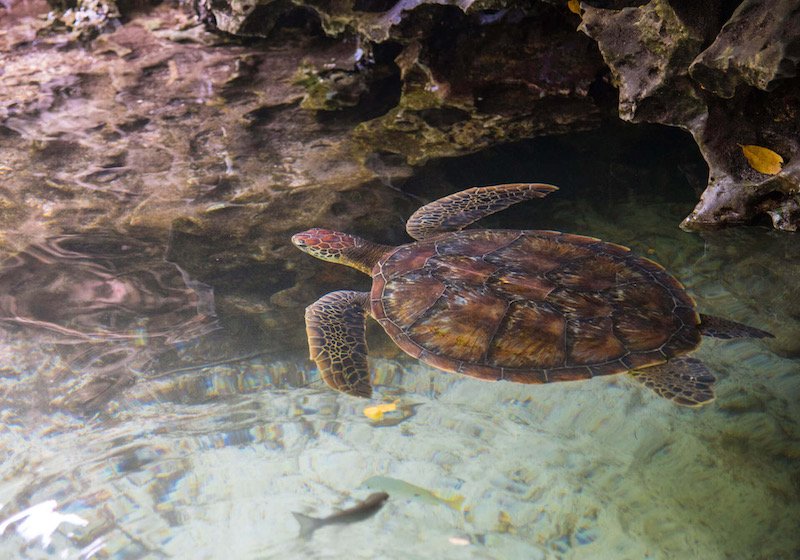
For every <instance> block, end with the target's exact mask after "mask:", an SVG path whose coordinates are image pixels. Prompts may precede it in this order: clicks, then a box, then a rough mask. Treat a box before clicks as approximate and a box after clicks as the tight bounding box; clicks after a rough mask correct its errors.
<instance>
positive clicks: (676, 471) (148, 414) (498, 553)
mask: <svg viewBox="0 0 800 560" xmlns="http://www.w3.org/2000/svg"><path fill="white" fill-rule="evenodd" d="M639 209H640V212H639V213H637V214H636V221H635V222H631V223H621V222H618V221H617V222H615V221H613V220H609V219H606V220H602V219H597V217H596V215H595V214H594V210H593V209H592V208H590V207H589V206H586V205H583V206H582V205H580V204H579V205H574V204H573V205H569V207H568V208H567V206H565V210H564V211H565V212H566V211H569V213H570V214H569V219H570V220H571V222H572V227H571V228H569V229H571V230H572V231H582V232H584V233H588V234H593V235H598V236H601V237H604V238H606V239H610V240H614V241H617V242H620V243H625V244H628V245H631V246H633V247H634V248H635V249H636V250H638V251H639V252H640V253H642V254H647V255H649V256H651V257H652V258H654V259H657V260H659V262H662V263H663V264H664V265H666V266H667V267H668V268H669V269H670V270H672V271H673V272H674V273H675V274H676V276H678V277H679V278H680V279H681V280H682V281H683V282H685V284H686V285H687V287H688V288H689V290H690V291H692V293H693V294H694V295H695V296H696V297H697V299H698V304H699V306H700V309H701V311H704V312H711V313H716V314H719V315H723V316H726V317H729V318H731V319H736V320H740V321H745V322H748V323H750V324H753V325H754V326H758V327H762V328H767V329H770V330H772V331H774V332H775V334H776V335H777V338H776V339H775V340H773V341H759V340H739V341H719V340H710V339H707V340H705V341H704V342H703V344H702V345H701V347H700V348H699V349H698V351H697V352H696V353H695V355H696V356H697V357H699V358H700V359H702V360H703V361H705V362H706V364H707V365H708V366H709V367H710V368H711V369H712V370H713V371H715V372H716V374H717V376H718V378H719V381H718V384H717V397H718V398H717V400H716V401H715V402H714V403H712V404H711V405H709V406H707V407H704V408H702V409H699V410H693V409H684V408H680V407H677V406H674V405H673V404H672V403H670V402H668V401H665V400H663V399H661V398H659V397H657V396H656V395H654V394H653V393H651V392H650V391H649V390H647V389H646V388H644V387H642V386H641V385H640V384H638V383H637V382H635V381H633V380H631V379H629V378H628V377H626V376H624V375H622V376H614V377H610V378H604V379H595V380H591V381H583V382H576V383H561V384H552V385H546V386H523V385H513V384H508V383H484V382H480V381H477V380H473V379H468V378H462V377H458V376H455V375H449V374H445V373H440V372H437V371H435V370H432V369H430V368H427V367H424V366H421V365H419V364H417V363H416V362H413V361H389V360H374V362H373V368H374V370H375V385H376V388H377V392H376V396H375V398H374V399H373V401H371V402H368V401H362V400H358V399H354V398H351V397H347V396H343V395H339V394H335V393H333V392H331V391H329V390H328V389H327V388H325V387H324V386H322V385H321V383H320V382H319V381H318V380H317V377H316V372H315V371H314V370H313V369H311V367H310V365H309V364H308V363H307V362H306V361H305V360H303V359H300V358H298V360H297V361H287V362H264V361H263V360H261V359H253V360H250V361H246V362H241V363H235V364H227V365H220V366H216V367H208V368H203V369H198V370H195V371H185V372H182V373H176V374H173V375H169V376H166V377H164V378H162V379H158V380H149V381H148V380H140V381H139V382H137V383H136V384H134V385H133V386H132V387H130V388H128V389H126V390H125V391H124V392H123V393H122V394H121V396H120V397H118V398H117V399H115V400H114V401H112V402H111V403H110V404H109V405H108V406H107V407H106V408H105V409H104V412H102V413H100V414H98V415H96V416H94V417H92V418H81V417H78V416H75V415H73V414H70V413H68V412H66V411H64V410H61V409H59V408H58V407H57V406H54V405H52V403H53V402H56V401H54V400H52V399H51V398H49V397H48V398H43V395H46V394H47V390H48V385H47V379H49V378H50V377H49V376H48V372H51V371H53V370H54V369H57V368H58V366H59V364H58V358H57V357H54V356H48V355H46V354H43V353H42V352H41V351H40V350H37V348H36V347H35V345H34V344H33V343H32V341H30V340H26V339H25V338H24V337H22V336H19V334H18V333H17V334H15V333H9V334H7V335H4V336H3V338H2V339H0V356H2V357H3V365H2V369H0V396H2V401H3V407H2V410H0V420H2V431H0V457H2V467H0V504H2V506H0V557H4V558H17V557H26V558H69V559H72V558H76V559H88V558H113V559H129V558H148V559H149V558H193V559H201V558H208V559H216V558H237V559H247V558H404V559H405V558H491V559H495V558H496V559H507V558H526V559H536V558H546V559H550V558H599V559H604V558H609V559H615V560H617V559H628V558H630V559H644V558H652V559H671V558H675V559H686V558H702V559H705V560H715V559H739V558H741V559H754V558H763V559H787V560H788V559H793V558H797V557H798V555H800V536H798V532H797V520H798V519H800V404H798V403H800V399H799V398H798V397H799V396H800V367H798V363H797V360H796V359H795V358H793V357H792V356H796V355H797V349H796V347H795V346H794V344H796V342H795V341H796V339H797V333H798V324H797V321H796V319H794V317H796V311H795V310H793V309H792V302H796V301H798V297H797V296H798V294H797V293H796V289H795V288H794V287H793V286H794V285H795V284H794V282H791V281H790V280H791V279H792V278H796V277H797V274H796V273H797V272H798V271H797V270H796V269H797V268H798V266H800V264H798V263H800V258H798V255H797V254H796V253H797V250H796V249H795V248H794V247H793V246H792V245H791V244H789V243H788V241H783V239H785V238H774V239H770V238H769V236H771V235H772V234H771V233H766V232H764V231H763V230H744V231H743V232H731V233H722V234H716V235H715V236H712V237H706V238H700V237H697V236H689V235H687V234H683V233H681V232H680V231H678V230H676V229H675V228H674V223H675V222H676V221H677V219H676V218H677V217H678V216H679V215H680V211H672V210H670V209H669V208H667V207H653V208H650V209H648V208H646V207H645V208H641V205H639ZM619 215H620V216H632V215H633V212H631V211H629V209H628V210H626V209H625V208H624V207H621V208H619ZM553 219H554V220H555V221H556V222H558V221H559V214H556V215H555V216H553ZM554 226H555V227H562V225H561V224H558V223H556V224H554ZM562 229H568V228H567V227H565V226H564V227H562ZM781 259H782V260H781ZM776 261H780V262H781V263H782V266H781V267H779V268H777V269H776V268H775V267H771V266H770V265H771V264H772V263H774V262H776ZM765 270H770V271H772V272H769V273H765V272H764V271H765ZM776 270H777V272H775V271H776ZM395 401H397V402H396V405H397V410H395V411H390V412H387V413H386V414H385V416H384V417H383V418H382V419H379V420H372V419H370V418H368V417H367V416H365V414H364V409H365V407H367V406H370V405H375V404H377V403H381V402H384V403H390V402H395ZM373 476H382V477H388V478H389V479H392V484H393V486H392V487H391V488H390V489H388V491H389V493H390V499H389V500H388V502H387V503H386V505H385V506H384V507H383V508H382V509H380V511H378V512H377V513H376V514H375V515H374V516H372V517H370V518H369V519H367V520H364V521H362V522H359V523H353V524H346V525H336V526H329V527H325V528H322V529H320V530H319V531H318V532H317V533H315V535H314V537H313V538H312V539H311V540H302V539H298V538H297V532H298V525H297V522H296V521H295V520H294V518H293V516H292V515H291V512H293V511H298V512H304V513H306V514H310V515H318V516H325V515H328V514H330V513H332V512H334V511H336V510H337V509H340V508H344V507H349V506H351V505H353V504H354V503H356V502H357V501H358V500H361V499H364V498H365V497H366V496H368V495H369V494H370V493H371V490H370V489H368V488H365V487H364V486H363V482H364V481H365V480H366V479H368V478H370V477H373ZM410 485H414V486H413V487H412V486H410ZM420 489H422V490H420ZM460 496H462V497H463V504H462V507H460V508H458V507H450V505H453V504H455V503H457V501H458V498H459V497H460Z"/></svg>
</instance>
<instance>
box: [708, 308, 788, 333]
mask: <svg viewBox="0 0 800 560" xmlns="http://www.w3.org/2000/svg"><path fill="white" fill-rule="evenodd" d="M700 333H701V334H702V335H703V336H710V337H713V338H724V339H730V338H775V335H774V334H772V333H769V332H767V331H762V330H761V329H757V328H755V327H748V326H747V325H743V324H742V323H737V322H736V321H731V320H729V319H723V318H722V317H714V316H713V315H703V314H702V313H701V314H700Z"/></svg>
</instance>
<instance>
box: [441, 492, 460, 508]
mask: <svg viewBox="0 0 800 560" xmlns="http://www.w3.org/2000/svg"><path fill="white" fill-rule="evenodd" d="M445 502H447V505H448V507H450V508H452V509H454V510H456V511H461V508H462V507H463V506H464V496H462V495H461V494H457V495H455V496H453V497H452V498H449V499H447V500H445Z"/></svg>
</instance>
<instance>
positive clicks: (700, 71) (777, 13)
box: [689, 0, 800, 98]
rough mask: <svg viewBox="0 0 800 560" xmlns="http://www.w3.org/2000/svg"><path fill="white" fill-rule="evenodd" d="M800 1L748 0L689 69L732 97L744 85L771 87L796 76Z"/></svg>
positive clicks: (702, 81) (701, 81)
mask: <svg viewBox="0 0 800 560" xmlns="http://www.w3.org/2000/svg"><path fill="white" fill-rule="evenodd" d="M798 63H800V2H797V0H777V1H769V2H768V1H765V0H744V1H743V2H742V3H741V4H739V7H738V8H736V11H735V12H734V13H733V15H732V16H731V18H730V20H728V22H727V23H726V24H725V26H724V27H723V28H722V30H721V31H720V33H719V35H718V36H717V38H716V40H715V41H714V43H713V44H712V45H711V46H710V47H708V48H707V49H706V50H704V51H703V53H702V54H700V55H699V56H698V57H697V58H696V60H695V61H694V62H693V63H692V65H691V66H690V68H689V73H690V74H691V76H692V78H694V79H695V80H696V81H697V82H698V83H699V84H700V85H701V86H702V87H703V88H704V89H706V90H708V91H711V92H713V93H714V94H715V95H718V96H720V97H725V98H730V97H733V95H734V94H735V92H736V88H737V87H738V86H739V85H740V84H745V85H749V86H752V87H756V88H758V89H762V90H764V91H771V90H773V89H775V88H776V87H777V86H778V85H779V83H780V82H781V81H782V80H785V79H787V78H793V77H795V76H797V65H798Z"/></svg>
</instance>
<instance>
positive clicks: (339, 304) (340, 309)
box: [306, 291, 372, 397]
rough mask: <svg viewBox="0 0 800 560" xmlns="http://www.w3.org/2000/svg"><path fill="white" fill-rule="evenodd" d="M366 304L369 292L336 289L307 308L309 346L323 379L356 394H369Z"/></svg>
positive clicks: (339, 389)
mask: <svg viewBox="0 0 800 560" xmlns="http://www.w3.org/2000/svg"><path fill="white" fill-rule="evenodd" d="M368 306H369V294H368V293H365V292H350V291H338V292H331V293H329V294H328V295H325V296H322V297H321V298H319V299H318V300H317V301H316V302H314V303H313V304H311V305H309V306H308V307H307V308H306V333H307V334H308V349H309V351H310V357H311V359H312V360H314V362H316V364H317V367H318V368H319V372H320V375H321V376H322V379H323V380H324V381H325V383H327V384H328V385H329V386H330V387H332V388H333V389H336V390H337V391H341V392H343V393H347V394H348V395H353V396H356V397H369V396H371V395H372V384H371V383H370V380H369V368H368V366H367V338H366V325H365V323H366V311H367V308H368Z"/></svg>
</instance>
